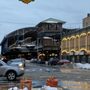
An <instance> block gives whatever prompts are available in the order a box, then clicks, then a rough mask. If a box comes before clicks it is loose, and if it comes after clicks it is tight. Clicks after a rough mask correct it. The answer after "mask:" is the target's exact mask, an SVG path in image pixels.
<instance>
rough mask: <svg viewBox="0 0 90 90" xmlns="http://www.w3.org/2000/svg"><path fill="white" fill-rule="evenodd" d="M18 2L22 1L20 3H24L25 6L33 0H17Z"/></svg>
mask: <svg viewBox="0 0 90 90" xmlns="http://www.w3.org/2000/svg"><path fill="white" fill-rule="evenodd" d="M19 1H22V2H23V3H25V4H28V3H30V2H32V1H34V0H19Z"/></svg>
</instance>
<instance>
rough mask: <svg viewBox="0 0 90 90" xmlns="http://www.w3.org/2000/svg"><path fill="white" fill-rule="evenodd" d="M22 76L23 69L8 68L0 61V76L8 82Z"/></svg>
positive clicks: (8, 66)
mask: <svg viewBox="0 0 90 90" xmlns="http://www.w3.org/2000/svg"><path fill="white" fill-rule="evenodd" d="M23 74H24V68H23V67H16V66H10V65H8V64H6V63H5V62H4V61H2V60H0V76H2V77H6V78H7V80H9V81H13V80H15V79H16V77H19V76H22V75H23Z"/></svg>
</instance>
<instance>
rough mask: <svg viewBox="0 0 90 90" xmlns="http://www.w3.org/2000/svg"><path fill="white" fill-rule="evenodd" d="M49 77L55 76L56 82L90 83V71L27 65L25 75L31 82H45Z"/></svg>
mask: <svg viewBox="0 0 90 90" xmlns="http://www.w3.org/2000/svg"><path fill="white" fill-rule="evenodd" d="M50 76H55V77H56V78H57V79H58V80H69V81H85V82H89V83H90V70H85V69H76V68H65V67H64V68H63V67H61V66H48V65H40V64H32V63H28V64H27V67H26V70H25V75H24V77H26V78H32V79H33V80H45V79H47V78H48V77H50Z"/></svg>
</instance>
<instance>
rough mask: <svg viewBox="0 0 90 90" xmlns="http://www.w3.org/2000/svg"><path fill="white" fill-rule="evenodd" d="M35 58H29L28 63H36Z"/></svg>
mask: <svg viewBox="0 0 90 90" xmlns="http://www.w3.org/2000/svg"><path fill="white" fill-rule="evenodd" d="M37 61H38V60H37V59H36V58H32V59H30V63H37Z"/></svg>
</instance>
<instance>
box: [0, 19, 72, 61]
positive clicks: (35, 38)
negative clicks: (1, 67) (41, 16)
mask: <svg viewBox="0 0 90 90" xmlns="http://www.w3.org/2000/svg"><path fill="white" fill-rule="evenodd" d="M64 23H65V22H64V21H61V20H58V19H54V18H48V19H46V20H44V21H41V22H40V23H38V24H37V25H36V26H35V27H28V28H22V29H18V30H16V31H14V32H12V33H10V34H8V35H7V36H5V37H4V39H3V40H2V42H1V54H2V55H4V56H7V57H8V58H16V57H25V58H27V59H31V58H36V57H37V58H41V59H43V60H48V59H49V58H50V57H58V58H60V56H61V47H60V46H61V39H62V37H63V35H66V34H68V33H69V32H72V30H70V29H65V28H63V27H62V25H63V24H64Z"/></svg>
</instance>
